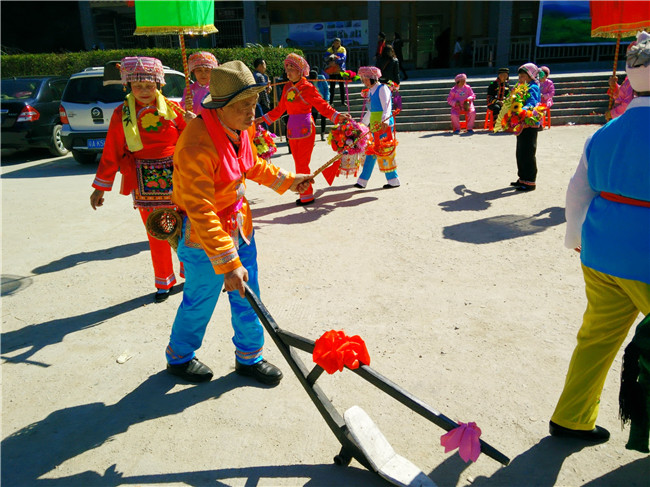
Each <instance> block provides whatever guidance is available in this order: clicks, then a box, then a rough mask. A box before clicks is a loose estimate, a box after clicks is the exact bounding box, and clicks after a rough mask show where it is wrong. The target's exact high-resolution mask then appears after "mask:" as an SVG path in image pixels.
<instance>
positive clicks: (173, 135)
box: [90, 57, 185, 303]
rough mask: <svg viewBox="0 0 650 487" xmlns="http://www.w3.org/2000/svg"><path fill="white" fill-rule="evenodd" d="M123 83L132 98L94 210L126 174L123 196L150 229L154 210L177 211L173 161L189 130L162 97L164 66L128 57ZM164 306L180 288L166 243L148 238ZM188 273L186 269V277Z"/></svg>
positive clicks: (101, 175)
mask: <svg viewBox="0 0 650 487" xmlns="http://www.w3.org/2000/svg"><path fill="white" fill-rule="evenodd" d="M120 73H121V77H122V83H123V84H124V85H125V86H127V85H128V86H129V88H130V92H129V93H128V94H127V95H126V98H125V100H124V103H123V104H122V105H120V106H119V107H117V108H116V109H115V111H114V112H113V116H112V117H111V121H110V125H109V127H108V134H107V135H106V143H105V145H104V152H103V153H102V158H101V160H100V161H99V167H98V168H97V173H96V175H95V180H94V181H93V184H92V186H93V188H95V190H94V191H93V192H92V194H91V195H90V205H91V206H92V208H93V209H94V210H96V209H97V208H98V207H100V206H103V204H104V193H105V192H106V191H110V190H111V189H112V188H113V182H114V180H115V175H116V174H117V172H118V171H119V172H120V173H121V174H122V185H121V188H120V194H123V195H128V194H131V195H132V198H133V206H134V208H136V209H137V210H138V211H139V212H140V216H141V217H142V221H143V222H144V223H145V224H146V221H147V217H148V216H149V214H150V213H151V211H152V210H155V209H158V208H175V205H174V204H173V203H172V200H171V193H172V170H173V155H174V148H175V147H176V141H177V140H178V137H179V135H180V133H181V131H182V130H183V129H184V128H185V120H184V119H183V117H182V116H181V115H180V112H181V110H180V109H179V108H180V107H179V106H178V105H177V104H175V103H174V102H172V101H169V100H167V99H166V98H165V97H164V96H163V94H162V93H161V92H160V87H161V86H163V85H164V84H165V77H164V73H163V66H162V63H161V62H160V60H158V59H156V58H151V57H125V58H124V59H122V61H121V63H120ZM147 237H148V238H149V248H150V249H151V259H152V261H153V269H154V276H155V277H154V283H155V287H156V294H155V295H154V301H155V302H156V303H160V302H162V301H165V300H166V299H167V297H168V296H169V291H170V290H171V288H172V287H173V285H174V284H175V283H176V276H175V275H174V266H173V263H172V250H171V247H170V246H169V244H168V243H167V242H165V241H161V240H157V239H155V238H153V237H151V236H150V235H149V234H147ZM182 275H183V269H182V267H181V277H182Z"/></svg>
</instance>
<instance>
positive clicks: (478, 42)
mask: <svg viewBox="0 0 650 487" xmlns="http://www.w3.org/2000/svg"><path fill="white" fill-rule="evenodd" d="M621 49H622V48H621ZM496 50H497V39H496V37H481V38H478V39H474V40H473V42H472V67H477V66H491V65H493V63H494V62H495V58H496ZM508 52H509V54H508V61H509V64H517V63H518V62H526V61H532V62H534V63H537V62H538V61H543V62H546V63H552V62H556V63H558V62H559V63H561V62H574V61H576V62H580V61H582V62H585V61H589V62H598V61H607V60H610V59H614V54H615V52H616V45H615V44H594V45H587V46H585V45H582V46H536V45H535V42H534V38H533V37H532V36H513V37H511V38H510V46H509V51H508Z"/></svg>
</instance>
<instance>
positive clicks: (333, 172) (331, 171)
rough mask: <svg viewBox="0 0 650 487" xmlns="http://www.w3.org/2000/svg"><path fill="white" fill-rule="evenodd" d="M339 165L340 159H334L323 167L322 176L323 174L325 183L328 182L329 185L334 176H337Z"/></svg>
mask: <svg viewBox="0 0 650 487" xmlns="http://www.w3.org/2000/svg"><path fill="white" fill-rule="evenodd" d="M340 166H341V159H339V160H338V161H336V162H335V163H334V164H332V165H331V166H330V167H328V168H327V169H323V176H325V181H327V184H329V185H330V186H331V185H332V183H333V182H334V178H335V177H336V176H337V174H338V172H339V167H340Z"/></svg>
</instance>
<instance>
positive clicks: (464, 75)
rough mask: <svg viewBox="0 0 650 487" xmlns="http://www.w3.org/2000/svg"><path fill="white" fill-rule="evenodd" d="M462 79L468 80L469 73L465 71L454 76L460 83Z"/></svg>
mask: <svg viewBox="0 0 650 487" xmlns="http://www.w3.org/2000/svg"><path fill="white" fill-rule="evenodd" d="M460 80H463V81H467V75H466V74H465V73H459V74H457V75H456V77H455V78H454V81H455V82H456V83H458V82H459V81H460Z"/></svg>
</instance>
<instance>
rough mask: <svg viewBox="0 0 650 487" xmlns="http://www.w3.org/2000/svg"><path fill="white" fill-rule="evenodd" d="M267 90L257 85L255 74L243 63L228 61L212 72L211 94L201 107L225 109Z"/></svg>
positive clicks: (264, 85) (263, 85) (263, 84)
mask: <svg viewBox="0 0 650 487" xmlns="http://www.w3.org/2000/svg"><path fill="white" fill-rule="evenodd" d="M265 89H266V84H265V83H256V82H255V77H254V76H253V73H251V70H250V69H248V66H246V65H245V64H244V63H243V62H241V61H228V62H227V63H223V64H222V65H221V66H219V67H217V68H214V69H213V70H212V71H211V72H210V94H209V95H207V96H206V97H205V98H204V99H203V102H202V103H201V105H203V108H223V107H225V106H226V105H229V104H231V103H235V102H236V101H239V100H243V99H244V98H248V97H250V96H253V95H256V94H258V93H260V92H261V91H264V90H265Z"/></svg>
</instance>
